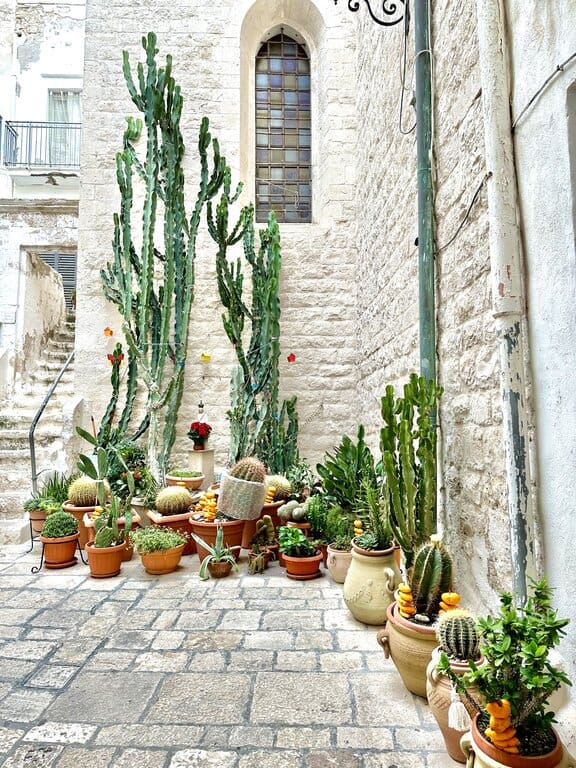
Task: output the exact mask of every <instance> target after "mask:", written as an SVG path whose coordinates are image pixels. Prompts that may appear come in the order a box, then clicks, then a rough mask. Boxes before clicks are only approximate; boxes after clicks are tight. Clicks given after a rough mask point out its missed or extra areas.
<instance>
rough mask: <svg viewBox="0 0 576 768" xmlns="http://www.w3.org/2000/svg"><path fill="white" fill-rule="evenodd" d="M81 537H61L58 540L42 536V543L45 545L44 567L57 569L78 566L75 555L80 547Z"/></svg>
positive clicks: (77, 534)
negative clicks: (79, 540)
mask: <svg viewBox="0 0 576 768" xmlns="http://www.w3.org/2000/svg"><path fill="white" fill-rule="evenodd" d="M79 537H80V534H79V533H73V534H72V535H71V536H61V537H59V538H57V539H49V538H47V537H46V536H40V541H41V542H42V543H43V544H44V567H45V568H54V569H56V568H69V567H70V566H71V565H76V563H77V558H76V556H75V554H74V553H75V552H76V547H77V546H78V539H79Z"/></svg>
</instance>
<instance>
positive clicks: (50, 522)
mask: <svg viewBox="0 0 576 768" xmlns="http://www.w3.org/2000/svg"><path fill="white" fill-rule="evenodd" d="M75 533H78V520H76V518H75V517H74V515H71V514H70V513H69V512H55V513H54V514H53V515H50V517H48V518H47V520H46V522H45V523H44V528H43V529H42V536H44V537H45V538H47V539H60V538H62V537H64V536H73V535H74V534H75Z"/></svg>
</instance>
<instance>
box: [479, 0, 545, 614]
mask: <svg viewBox="0 0 576 768" xmlns="http://www.w3.org/2000/svg"><path fill="white" fill-rule="evenodd" d="M476 7H477V18H478V47H479V54H480V56H479V58H480V75H481V84H482V104H483V111H484V140H485V151H486V167H487V170H488V172H489V173H490V174H491V176H490V179H489V181H488V187H487V189H488V216H489V241H490V272H491V278H492V304H493V316H494V320H495V323H496V330H497V334H498V344H499V352H500V376H501V382H500V383H501V397H502V416H503V429H504V446H505V454H506V478H507V485H508V515H509V524H510V548H511V559H512V577H513V588H514V591H515V593H516V594H518V595H519V596H520V597H521V598H522V599H523V600H524V599H525V598H526V591H527V583H526V575H527V572H531V573H535V572H536V566H535V562H534V560H535V558H534V549H533V543H534V535H533V529H534V526H535V524H536V515H535V504H534V501H533V496H532V495H531V493H530V456H529V451H530V438H529V423H528V422H529V419H528V414H529V409H528V404H527V400H528V397H527V394H528V393H527V388H526V377H525V359H526V352H527V350H528V340H527V338H525V337H526V327H527V326H526V317H525V313H526V310H525V297H524V284H523V257H522V246H521V236H520V225H519V221H518V200H517V186H516V169H515V165H514V146H513V143H512V126H511V116H510V76H509V70H508V58H507V48H506V21H505V11H504V7H503V3H502V0H477V6H476Z"/></svg>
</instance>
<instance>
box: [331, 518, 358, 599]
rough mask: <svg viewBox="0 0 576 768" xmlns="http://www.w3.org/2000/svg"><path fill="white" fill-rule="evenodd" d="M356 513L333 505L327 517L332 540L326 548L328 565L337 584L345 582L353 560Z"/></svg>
mask: <svg viewBox="0 0 576 768" xmlns="http://www.w3.org/2000/svg"><path fill="white" fill-rule="evenodd" d="M354 517H355V516H354V515H352V514H350V513H349V512H344V511H343V510H342V508H341V507H340V506H338V505H337V504H335V505H333V506H332V507H331V508H330V510H329V512H328V515H327V518H326V537H327V539H328V541H329V542H330V543H329V544H328V547H327V549H326V553H327V558H326V567H327V568H328V572H329V573H330V576H331V577H332V581H335V582H336V583H337V584H344V581H345V579H346V574H347V573H348V568H349V567H350V563H351V562H352V538H353V536H354V523H353V520H354Z"/></svg>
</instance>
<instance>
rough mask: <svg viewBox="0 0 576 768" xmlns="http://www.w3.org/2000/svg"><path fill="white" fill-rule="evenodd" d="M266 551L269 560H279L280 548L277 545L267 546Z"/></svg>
mask: <svg viewBox="0 0 576 768" xmlns="http://www.w3.org/2000/svg"><path fill="white" fill-rule="evenodd" d="M266 549H267V550H268V552H270V560H279V559H280V546H279V545H278V544H268V546H267V547H266Z"/></svg>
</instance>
